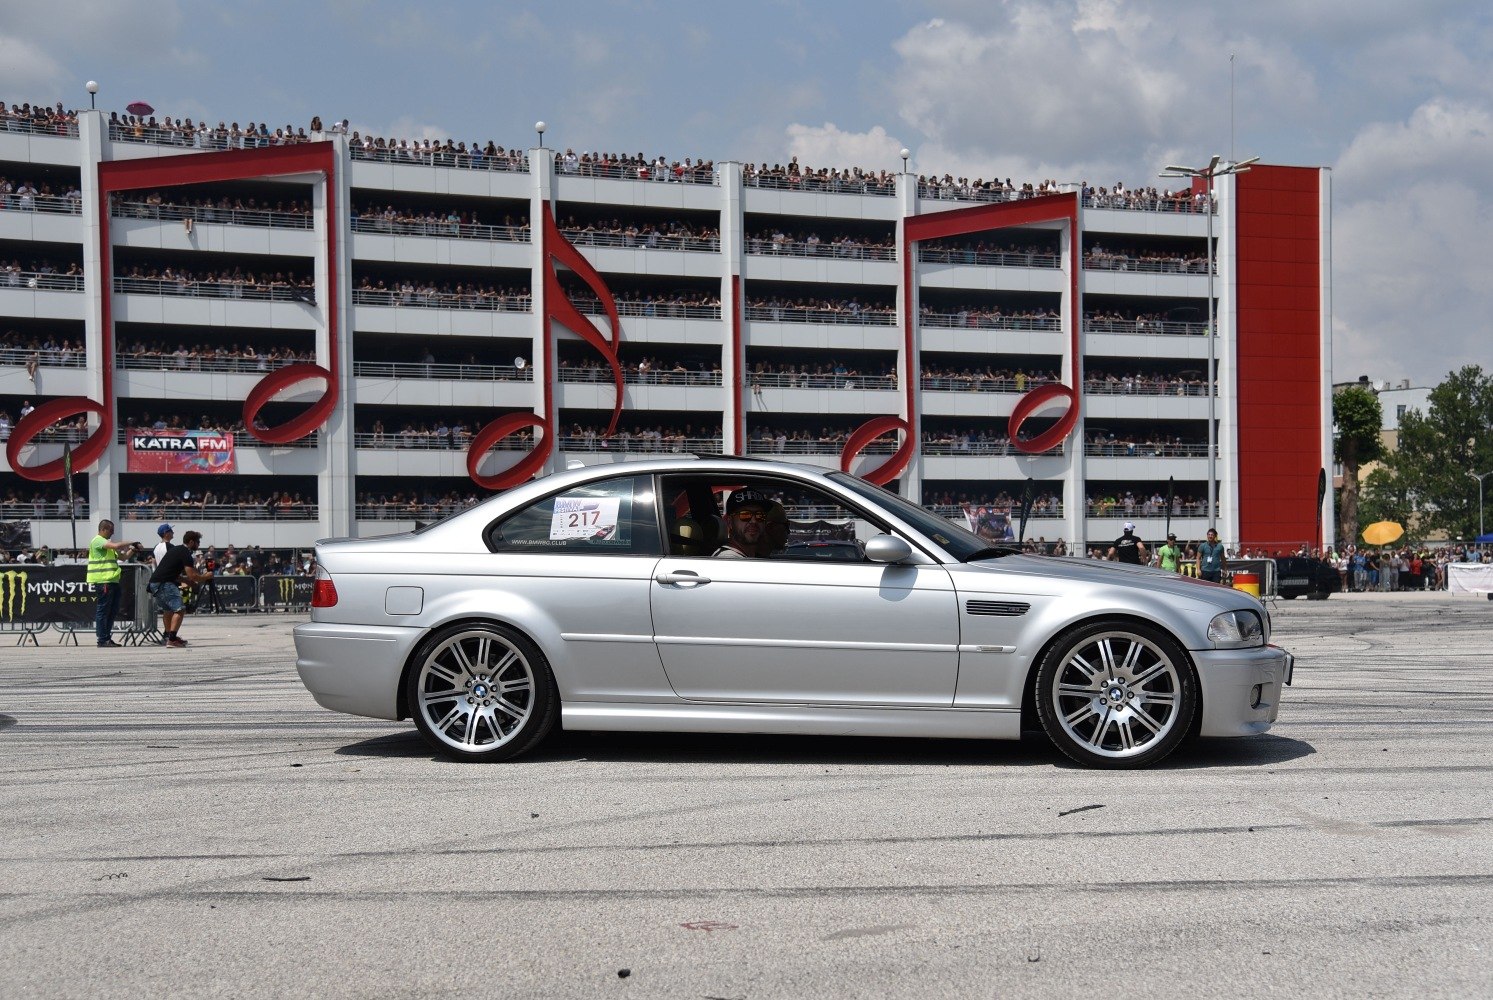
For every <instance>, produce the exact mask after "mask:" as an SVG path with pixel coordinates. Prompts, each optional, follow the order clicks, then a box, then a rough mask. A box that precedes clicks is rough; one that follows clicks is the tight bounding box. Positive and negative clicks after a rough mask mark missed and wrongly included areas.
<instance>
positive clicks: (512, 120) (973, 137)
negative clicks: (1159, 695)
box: [0, 0, 1493, 385]
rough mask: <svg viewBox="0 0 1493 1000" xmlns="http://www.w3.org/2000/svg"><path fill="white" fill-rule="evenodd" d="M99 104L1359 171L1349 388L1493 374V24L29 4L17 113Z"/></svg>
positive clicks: (166, 1) (1351, 261)
mask: <svg viewBox="0 0 1493 1000" xmlns="http://www.w3.org/2000/svg"><path fill="white" fill-rule="evenodd" d="M1231 56H1232V63H1231V59H1230V57H1231ZM1231 69H1232V85H1233V94H1234V99H1233V102H1232V106H1233V109H1234V110H1233V113H1232V115H1231V111H1230V108H1231V101H1230V87H1231ZM89 79H94V80H97V81H98V82H99V84H100V88H101V89H100V92H99V107H100V108H105V109H109V110H119V109H122V108H123V107H124V105H125V104H128V103H129V102H131V101H134V100H145V101H148V102H149V103H150V104H152V105H153V106H154V107H155V108H156V109H157V111H158V113H160V114H169V115H172V116H173V117H175V116H179V115H181V116H187V117H191V118H202V117H204V116H205V117H207V118H208V119H210V120H212V121H217V120H218V119H223V120H226V121H235V120H236V121H239V122H240V123H246V122H247V121H251V120H252V121H268V122H269V124H270V126H271V128H274V127H276V126H281V125H294V126H297V127H300V126H304V125H305V124H307V123H308V122H309V121H310V119H311V117H312V116H313V115H320V116H321V117H322V118H323V119H324V120H327V121H332V120H341V119H343V118H346V119H349V120H350V121H351V123H352V125H353V127H354V128H361V129H362V130H364V131H368V130H372V131H373V132H374V133H375V134H378V135H383V136H396V137H401V138H406V137H407V138H416V137H442V138H444V137H447V136H450V137H453V138H455V139H458V140H462V141H468V142H470V141H472V140H480V141H482V142H483V143H484V144H485V143H486V142H487V140H489V139H492V140H494V141H496V142H498V143H499V144H500V145H505V146H513V145H520V146H528V145H532V144H533V142H534V132H533V125H534V122H535V121H537V120H543V121H545V122H546V123H547V124H548V132H547V134H546V136H545V139H546V142H547V144H550V145H559V146H562V147H564V146H570V147H574V148H575V149H577V150H578V151H579V150H584V149H592V150H605V151H613V152H643V153H645V154H648V155H650V156H653V155H658V154H664V155H666V156H668V157H669V158H670V159H682V158H683V157H685V156H696V157H704V158H706V159H714V160H722V159H728V158H729V159H742V160H752V161H755V162H764V161H766V162H768V163H774V162H778V161H786V159H787V158H788V157H790V156H798V158H799V160H800V162H802V163H806V164H809V165H812V166H862V167H871V168H874V169H878V170H879V169H884V168H885V169H890V168H895V167H897V166H898V165H899V163H900V160H899V158H898V155H897V154H898V150H900V149H901V148H902V147H904V146H905V147H907V148H908V149H910V150H911V151H912V167H913V169H914V170H915V171H918V172H922V173H929V172H936V173H939V174H943V173H952V174H954V175H956V176H959V175H967V176H971V177H990V176H994V175H999V176H1001V177H1010V178H1011V179H1012V180H1013V181H1016V182H1017V183H1020V182H1021V181H1022V180H1032V181H1034V182H1035V181H1040V180H1042V179H1044V178H1053V179H1057V180H1064V181H1068V180H1088V181H1090V182H1092V183H1094V184H1095V185H1101V184H1103V185H1108V184H1112V183H1114V182H1115V181H1116V180H1121V181H1124V182H1125V184H1126V186H1127V187H1135V186H1143V185H1149V184H1152V183H1156V184H1164V183H1165V182H1162V181H1159V180H1158V179H1157V178H1156V174H1157V172H1158V170H1159V169H1160V168H1161V167H1162V166H1163V165H1165V164H1167V163H1177V162H1180V163H1204V162H1206V161H1207V159H1208V157H1209V156H1210V155H1212V154H1214V153H1219V154H1222V155H1223V156H1225V157H1229V156H1234V157H1236V158H1238V159H1243V158H1245V157H1247V156H1260V157H1262V158H1263V160H1264V161H1265V162H1267V163H1280V164H1291V165H1307V166H1324V167H1330V168H1331V169H1332V192H1333V278H1334V286H1333V294H1334V303H1333V353H1334V376H1335V380H1336V381H1340V382H1341V381H1350V380H1353V379H1356V378H1357V377H1358V376H1360V375H1368V376H1369V377H1370V378H1372V379H1375V380H1381V379H1386V380H1391V381H1398V380H1400V379H1406V378H1408V379H1410V381H1411V383H1412V384H1413V385H1434V384H1436V383H1437V382H1439V381H1440V380H1441V379H1442V378H1444V377H1445V375H1446V373H1447V372H1448V371H1451V370H1454V369H1456V368H1460V367H1461V366H1463V365H1466V364H1479V365H1481V366H1482V367H1483V369H1484V370H1485V371H1493V5H1489V4H1488V3H1487V2H1486V0H1482V2H1471V0H1416V2H1414V3H1410V2H1389V0H1253V2H1251V3H1247V4H1241V3H1215V2H1211V0H1193V2H1187V3H1183V2H1177V0H1173V2H1161V0H857V2H855V3H838V2H835V3H832V2H810V0H755V2H753V3H749V4H728V3H711V2H701V0H694V2H692V3H673V2H663V0H653V2H649V0H614V2H599V0H566V2H563V3H554V2H548V3H529V2H523V0H516V2H503V0H494V2H456V0H427V2H425V3H422V4H411V3H409V2H407V0H401V2H387V0H298V2H287V0H238V2H235V3H232V4H222V5H219V4H214V3H208V2H204V0H191V2H187V0H181V2H174V0H54V2H51V3H21V2H19V0H7V2H5V3H4V4H3V5H0V98H3V99H4V100H5V101H6V102H7V103H17V102H22V101H32V102H37V101H41V102H45V103H48V104H51V103H55V102H56V101H59V100H60V101H62V102H63V103H64V104H65V105H66V106H68V107H79V106H86V104H87V94H86V93H85V91H84V88H83V84H84V82H85V81H86V80H89ZM1231 121H1232V127H1231Z"/></svg>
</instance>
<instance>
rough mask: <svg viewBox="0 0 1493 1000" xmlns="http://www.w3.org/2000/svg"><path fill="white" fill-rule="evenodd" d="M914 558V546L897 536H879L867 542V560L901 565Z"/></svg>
mask: <svg viewBox="0 0 1493 1000" xmlns="http://www.w3.org/2000/svg"><path fill="white" fill-rule="evenodd" d="M910 558H912V546H911V545H908V544H907V542H906V541H905V540H903V539H901V538H898V537H897V536H896V535H877V536H876V537H874V538H872V539H870V540H868V541H867V542H866V559H867V560H869V561H871V562H876V563H888V564H893V563H899V562H903V561H905V560H907V559H910Z"/></svg>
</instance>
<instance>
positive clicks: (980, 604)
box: [964, 601, 1032, 618]
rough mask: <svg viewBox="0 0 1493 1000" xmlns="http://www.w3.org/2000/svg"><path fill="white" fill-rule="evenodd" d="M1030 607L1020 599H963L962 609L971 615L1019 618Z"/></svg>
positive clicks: (1030, 607)
mask: <svg viewBox="0 0 1493 1000" xmlns="http://www.w3.org/2000/svg"><path fill="white" fill-rule="evenodd" d="M1031 609H1032V606H1031V605H1030V604H1025V603H1023V602H1021V601H965V602H964V611H965V613H966V614H971V615H996V616H999V617H1002V618H1019V617H1021V616H1022V615H1024V614H1026V613H1027V612H1028V611H1030V610H1031Z"/></svg>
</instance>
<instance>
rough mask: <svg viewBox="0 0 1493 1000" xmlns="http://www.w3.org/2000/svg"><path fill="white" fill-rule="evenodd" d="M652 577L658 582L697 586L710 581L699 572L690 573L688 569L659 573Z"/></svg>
mask: <svg viewBox="0 0 1493 1000" xmlns="http://www.w3.org/2000/svg"><path fill="white" fill-rule="evenodd" d="M653 579H654V580H655V581H657V582H658V583H680V584H688V585H690V586H697V585H699V584H702V583H709V582H710V577H708V576H701V575H700V574H699V573H692V572H690V571H689V570H677V571H675V572H672V573H660V574H658V576H655V577H654V578H653Z"/></svg>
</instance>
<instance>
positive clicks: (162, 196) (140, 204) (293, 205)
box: [109, 191, 311, 226]
mask: <svg viewBox="0 0 1493 1000" xmlns="http://www.w3.org/2000/svg"><path fill="white" fill-rule="evenodd" d="M109 212H110V214H111V215H114V216H116V217H118V218H125V219H131V218H133V219H167V220H169V221H172V222H175V221H179V220H191V221H193V222H229V221H236V222H252V221H256V219H257V217H258V216H260V215H261V213H267V212H273V213H275V214H277V215H295V216H301V217H304V218H305V219H306V224H307V225H308V226H309V225H310V217H311V202H310V200H309V199H306V198H289V199H285V198H281V199H277V200H275V201H274V202H271V201H270V200H269V199H268V198H266V199H265V200H263V201H260V200H259V199H258V198H254V197H252V196H250V197H233V198H230V197H229V196H228V195H220V196H219V197H217V198H212V197H207V196H201V195H199V196H198V197H195V198H194V197H190V196H189V195H188V194H187V193H186V192H185V191H172V192H170V193H169V195H168V194H167V193H164V192H161V191H147V192H146V193H144V194H141V193H140V192H138V191H130V192H128V193H123V194H121V193H116V194H111V195H110V196H109ZM250 213H252V215H251V214H250Z"/></svg>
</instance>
